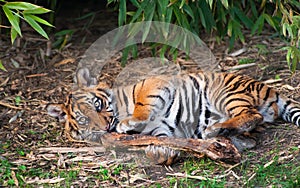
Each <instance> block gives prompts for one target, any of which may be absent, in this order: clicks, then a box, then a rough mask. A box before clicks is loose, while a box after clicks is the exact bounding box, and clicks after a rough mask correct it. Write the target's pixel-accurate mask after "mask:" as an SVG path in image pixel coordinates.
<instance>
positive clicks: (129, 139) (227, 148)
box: [100, 133, 241, 162]
mask: <svg viewBox="0 0 300 188" xmlns="http://www.w3.org/2000/svg"><path fill="white" fill-rule="evenodd" d="M100 139H101V142H102V144H103V145H104V146H106V147H111V146H117V147H118V146H119V147H124V146H125V147H126V146H127V147H129V146H138V147H142V146H148V145H157V146H167V147H170V148H173V149H177V150H181V151H186V152H189V153H191V154H192V155H194V156H196V157H199V158H200V157H203V154H205V155H206V156H207V157H209V158H211V159H213V160H220V161H226V162H239V161H240V159H241V155H240V153H239V151H238V150H237V148H236V147H235V146H234V145H233V144H232V143H231V141H230V140H229V139H227V138H224V137H218V138H213V139H207V140H202V139H184V138H170V137H154V136H147V135H126V134H118V133H106V134H104V135H102V136H101V137H100Z"/></svg>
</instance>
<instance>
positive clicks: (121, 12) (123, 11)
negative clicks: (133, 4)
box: [118, 0, 126, 26]
mask: <svg viewBox="0 0 300 188" xmlns="http://www.w3.org/2000/svg"><path fill="white" fill-rule="evenodd" d="M119 3H120V5H119V18H118V24H119V26H121V25H123V24H125V23H126V0H120V2H119Z"/></svg>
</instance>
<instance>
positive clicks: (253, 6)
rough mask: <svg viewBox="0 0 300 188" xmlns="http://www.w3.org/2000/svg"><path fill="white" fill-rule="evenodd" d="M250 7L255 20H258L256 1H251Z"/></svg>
mask: <svg viewBox="0 0 300 188" xmlns="http://www.w3.org/2000/svg"><path fill="white" fill-rule="evenodd" d="M250 6H251V10H252V13H253V16H254V18H257V16H258V13H257V9H256V5H255V1H250Z"/></svg>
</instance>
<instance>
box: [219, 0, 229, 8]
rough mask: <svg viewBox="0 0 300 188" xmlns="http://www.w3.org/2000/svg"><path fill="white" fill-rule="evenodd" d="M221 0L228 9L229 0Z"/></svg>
mask: <svg viewBox="0 0 300 188" xmlns="http://www.w3.org/2000/svg"><path fill="white" fill-rule="evenodd" d="M221 2H222V4H223V6H224V7H225V8H226V9H228V7H229V6H228V0H221Z"/></svg>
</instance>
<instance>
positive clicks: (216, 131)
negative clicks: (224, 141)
mask: <svg viewBox="0 0 300 188" xmlns="http://www.w3.org/2000/svg"><path fill="white" fill-rule="evenodd" d="M221 133H223V135H226V134H227V133H229V130H228V129H223V128H220V127H217V126H215V125H212V126H210V127H207V128H206V129H205V130H204V131H203V132H202V138H203V139H208V138H213V137H216V136H218V135H220V134H221Z"/></svg>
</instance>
